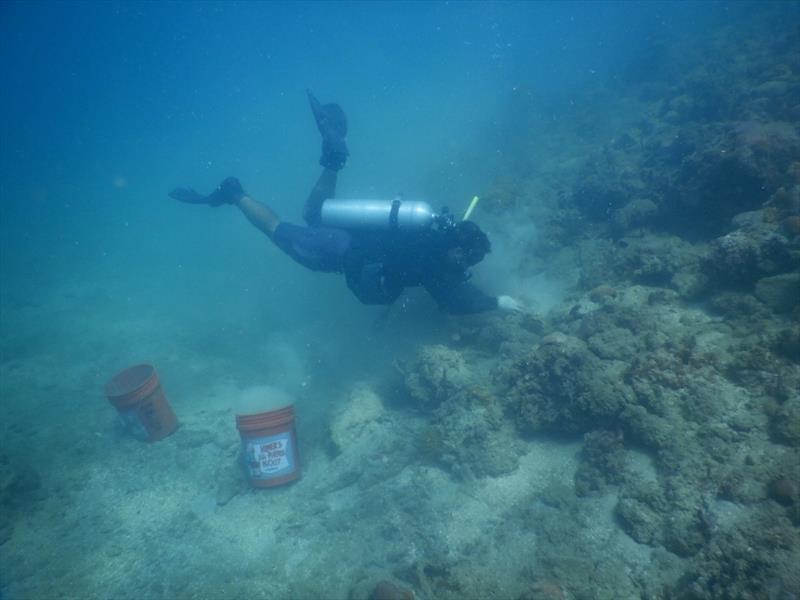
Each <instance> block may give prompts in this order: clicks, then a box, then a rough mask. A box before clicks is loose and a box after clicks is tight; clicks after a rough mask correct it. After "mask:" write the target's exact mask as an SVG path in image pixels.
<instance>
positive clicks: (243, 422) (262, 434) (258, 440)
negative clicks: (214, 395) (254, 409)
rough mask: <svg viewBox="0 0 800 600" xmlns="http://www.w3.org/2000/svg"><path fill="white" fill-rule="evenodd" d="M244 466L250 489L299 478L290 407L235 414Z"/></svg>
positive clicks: (292, 414) (298, 464)
mask: <svg viewBox="0 0 800 600" xmlns="http://www.w3.org/2000/svg"><path fill="white" fill-rule="evenodd" d="M236 428H237V429H238V430H239V435H240V437H241V438H242V454H243V456H244V466H245V469H246V470H247V475H248V477H249V478H250V485H252V486H253V487H259V488H262V487H274V486H276V485H283V484H284V483H289V482H290V481H294V480H295V479H297V478H299V477H300V459H299V456H298V453H297V433H296V432H295V429H294V406H292V405H291V404H290V405H289V406H284V407H283V408H279V409H276V410H271V411H268V412H262V413H258V414H254V415H236Z"/></svg>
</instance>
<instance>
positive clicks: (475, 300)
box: [425, 283, 498, 315]
mask: <svg viewBox="0 0 800 600" xmlns="http://www.w3.org/2000/svg"><path fill="white" fill-rule="evenodd" d="M425 289H426V290H428V293H429V294H430V295H431V296H433V299H434V300H436V303H437V304H438V305H439V306H441V307H442V308H443V309H444V310H446V311H447V312H449V313H450V314H451V315H468V314H474V313H480V312H485V311H487V310H494V309H496V308H498V302H497V298H496V297H494V296H488V295H486V294H484V293H483V292H482V291H481V290H480V289H478V288H477V287H475V286H474V285H472V284H471V283H459V284H458V285H455V286H446V285H436V284H429V285H426V286H425Z"/></svg>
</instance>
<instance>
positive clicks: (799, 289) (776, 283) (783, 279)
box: [756, 273, 800, 313]
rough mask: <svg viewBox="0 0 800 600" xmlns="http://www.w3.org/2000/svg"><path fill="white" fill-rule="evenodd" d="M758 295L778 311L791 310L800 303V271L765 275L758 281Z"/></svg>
mask: <svg viewBox="0 0 800 600" xmlns="http://www.w3.org/2000/svg"><path fill="white" fill-rule="evenodd" d="M756 297H757V298H758V299H759V300H761V301H762V302H763V303H764V304H766V305H767V306H769V307H770V308H771V309H772V310H774V311H775V312H776V313H786V312H790V311H791V310H792V309H793V308H794V307H795V306H797V305H798V304H800V273H784V274H782V275H774V276H772V277H763V278H761V279H759V280H758V282H757V283H756Z"/></svg>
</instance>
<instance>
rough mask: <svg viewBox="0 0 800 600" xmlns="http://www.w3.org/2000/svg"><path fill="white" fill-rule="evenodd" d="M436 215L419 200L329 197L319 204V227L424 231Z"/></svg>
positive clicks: (426, 204)
mask: <svg viewBox="0 0 800 600" xmlns="http://www.w3.org/2000/svg"><path fill="white" fill-rule="evenodd" d="M435 218H436V215H435V214H434V212H433V210H432V209H431V206H430V204H428V203H427V202H423V201H422V200H403V199H401V198H395V199H394V200H345V199H340V198H329V199H327V200H325V202H323V203H322V224H323V225H325V226H326V227H338V228H341V229H358V230H369V229H372V230H381V229H397V228H399V229H406V230H409V229H425V228H427V227H430V226H431V225H432V224H433V222H434V220H435Z"/></svg>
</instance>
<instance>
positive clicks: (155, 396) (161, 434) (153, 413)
mask: <svg viewBox="0 0 800 600" xmlns="http://www.w3.org/2000/svg"><path fill="white" fill-rule="evenodd" d="M106 397H107V398H108V401H109V402H111V404H113V405H114V406H115V407H116V408H117V411H119V416H120V418H121V419H122V423H123V425H124V426H125V428H126V429H127V430H128V431H129V432H130V433H132V434H133V435H134V436H135V437H137V438H139V439H140V440H143V441H147V442H157V441H158V440H160V439H163V438H165V437H167V436H168V435H169V434H171V433H173V432H174V431H175V430H176V429H177V428H178V419H177V417H176V416H175V413H174V412H172V407H171V406H170V405H169V402H168V401H167V398H166V397H165V396H164V392H163V390H162V389H161V382H160V381H159V380H158V374H157V373H156V370H155V367H153V366H152V365H136V366H135V367H130V368H128V369H125V370H124V371H122V372H121V373H118V374H117V375H115V376H114V377H113V378H112V379H111V381H109V382H108V383H107V384H106Z"/></svg>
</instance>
